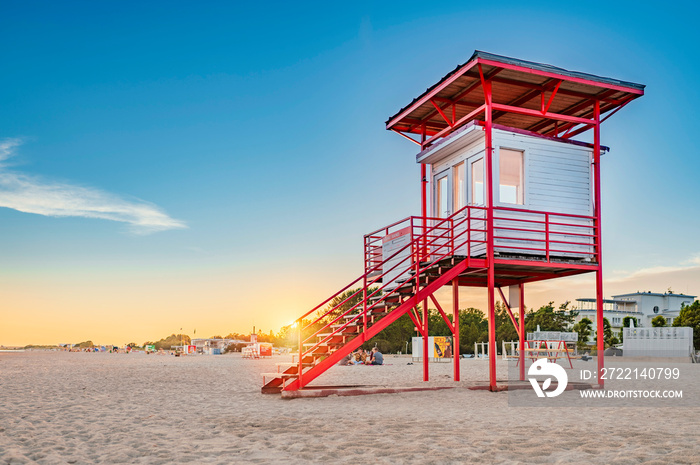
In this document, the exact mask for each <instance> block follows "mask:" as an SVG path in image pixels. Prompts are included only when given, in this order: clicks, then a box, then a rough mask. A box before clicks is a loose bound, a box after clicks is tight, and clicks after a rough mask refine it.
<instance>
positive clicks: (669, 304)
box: [575, 292, 697, 331]
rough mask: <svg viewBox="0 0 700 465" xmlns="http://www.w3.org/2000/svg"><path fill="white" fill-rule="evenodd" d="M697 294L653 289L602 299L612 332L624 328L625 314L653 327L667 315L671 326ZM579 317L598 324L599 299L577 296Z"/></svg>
mask: <svg viewBox="0 0 700 465" xmlns="http://www.w3.org/2000/svg"><path fill="white" fill-rule="evenodd" d="M696 297H697V296H694V295H685V294H674V293H671V292H666V293H664V294H656V293H653V292H635V293H631V294H619V295H614V296H613V298H612V299H605V300H604V301H603V317H605V318H607V319H608V321H609V322H610V326H611V327H612V329H613V331H619V329H620V328H622V321H623V319H624V318H625V317H626V316H631V317H633V318H636V319H637V323H636V326H638V327H646V328H649V327H651V320H652V319H653V318H654V317H656V316H658V315H661V316H663V317H664V318H666V323H667V324H668V325H669V326H670V325H671V324H672V323H673V319H674V318H676V317H677V316H678V313H679V312H680V310H681V307H682V306H684V305H690V304H692V303H693V302H694V301H695V298H696ZM576 302H577V305H576V307H577V311H578V316H576V320H575V321H576V322H579V321H581V319H582V318H588V319H589V320H591V321H592V322H593V328H594V329H595V327H596V299H591V298H581V299H576Z"/></svg>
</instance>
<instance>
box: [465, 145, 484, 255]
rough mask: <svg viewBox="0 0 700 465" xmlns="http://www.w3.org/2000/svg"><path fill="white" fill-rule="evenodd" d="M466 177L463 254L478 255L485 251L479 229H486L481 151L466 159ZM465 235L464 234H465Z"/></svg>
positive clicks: (482, 156) (482, 234)
mask: <svg viewBox="0 0 700 465" xmlns="http://www.w3.org/2000/svg"><path fill="white" fill-rule="evenodd" d="M466 163H467V165H466V170H467V174H466V177H467V179H468V183H467V184H468V185H467V191H468V196H467V198H468V201H469V205H470V206H471V207H472V208H470V211H469V217H470V220H469V223H470V225H469V226H470V230H471V232H470V233H469V239H470V241H469V247H464V249H463V251H464V253H463V255H470V256H472V257H478V256H481V255H484V254H485V253H486V234H485V233H483V232H480V231H484V230H486V221H485V220H486V210H485V209H483V207H484V198H485V197H484V187H485V186H484V179H485V176H484V155H483V153H481V154H479V155H476V156H474V157H471V158H469V159H468V160H467V161H466ZM465 236H466V234H465Z"/></svg>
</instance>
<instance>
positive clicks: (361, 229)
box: [0, 2, 700, 344]
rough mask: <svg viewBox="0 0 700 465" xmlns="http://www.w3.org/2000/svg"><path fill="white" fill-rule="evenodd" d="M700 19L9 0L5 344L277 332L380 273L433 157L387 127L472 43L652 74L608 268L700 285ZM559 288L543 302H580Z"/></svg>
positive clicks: (607, 170) (617, 273)
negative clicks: (386, 237)
mask: <svg viewBox="0 0 700 465" xmlns="http://www.w3.org/2000/svg"><path fill="white" fill-rule="evenodd" d="M697 17H698V7H697V6H695V4H691V3H686V4H683V3H680V4H674V7H673V8H658V5H655V6H652V5H651V4H649V5H647V4H645V3H644V2H634V3H632V2H629V3H615V4H611V3H610V2H586V3H579V4H575V5H574V4H571V5H567V4H561V2H558V3H556V4H555V3H549V4H547V3H538V4H529V5H526V6H525V5H523V4H519V3H514V2H500V3H499V4H498V5H497V6H491V5H489V4H483V5H479V4H475V3H473V2H440V3H439V5H438V4H436V5H435V6H426V3H425V2H400V3H389V2H353V3H351V4H332V3H330V2H319V3H291V2H279V3H275V2H265V3H263V2H257V3H256V2H245V3H243V2H241V3H235V2H220V3H216V2H211V3H208V4H207V5H205V6H202V5H197V6H194V5H193V4H191V3H184V2H149V3H148V4H147V5H143V4H140V3H136V2H134V3H131V2H120V3H113V4H99V5H98V4H95V3H94V2H60V3H58V2H44V3H41V2H3V3H2V4H1V5H0V44H2V47H0V62H2V64H3V66H2V69H3V71H2V73H0V106H1V108H2V110H3V111H1V112H0V204H1V205H2V206H3V207H4V208H0V296H1V297H2V298H3V300H4V301H5V303H4V304H3V306H2V308H0V318H3V319H5V321H6V324H5V325H4V328H5V329H4V330H3V329H0V344H3V343H4V344H12V343H18V344H19V343H29V342H40V341H38V340H37V339H41V340H42V341H45V342H50V341H48V340H47V339H46V338H45V337H44V336H42V337H39V336H38V335H39V334H47V335H48V334H51V333H52V331H53V332H54V333H55V332H56V331H57V329H56V328H62V329H61V333H60V336H61V339H62V340H63V339H65V340H66V341H68V340H70V341H73V342H75V341H74V340H75V339H80V338H88V337H90V338H97V339H99V338H100V337H101V338H113V339H118V341H115V342H120V343H123V342H127V341H125V340H122V339H124V338H130V337H132V335H133V338H134V339H137V342H142V341H141V340H140V339H149V338H150V339H152V338H154V337H162V336H164V335H165V334H169V333H170V332H173V331H178V330H179V328H180V327H184V328H185V329H186V330H188V331H189V333H190V334H191V332H192V329H193V328H200V329H199V330H198V332H197V333H198V334H201V333H203V335H210V334H208V333H210V332H211V333H213V332H219V333H220V332H228V331H234V330H236V331H243V330H246V329H248V328H250V327H252V325H254V324H255V325H257V326H258V327H262V328H263V329H265V330H267V329H274V330H277V329H278V328H279V327H280V326H281V325H282V324H284V323H286V322H288V321H290V320H293V319H294V318H295V317H296V316H298V314H299V313H302V312H303V311H305V310H306V309H308V308H310V307H312V306H314V305H315V304H316V303H318V302H319V301H321V300H322V299H323V298H325V297H327V295H328V294H330V293H331V292H332V291H334V290H336V288H340V287H342V285H344V284H345V283H346V282H348V281H350V280H351V279H353V278H354V277H356V276H357V275H359V274H360V270H361V260H362V256H361V247H362V243H361V240H362V235H363V234H364V233H366V232H368V231H370V230H373V229H376V228H377V227H380V226H382V225H384V224H386V223H389V222H392V221H394V220H396V219H399V218H402V217H404V216H408V215H410V214H417V213H418V212H419V191H418V186H417V179H418V172H419V169H418V167H417V165H416V164H415V161H414V160H415V158H414V155H415V151H416V150H415V148H414V147H415V146H414V145H413V144H410V143H408V142H407V141H405V140H404V139H402V138H401V137H399V136H397V135H396V134H393V133H390V132H387V131H386V130H385V129H384V121H385V120H386V118H387V117H389V116H390V115H393V114H394V113H395V112H396V111H397V110H398V109H399V108H401V107H402V106H404V105H406V104H407V103H409V102H410V101H411V99H412V98H414V97H416V96H417V95H419V94H420V93H421V92H422V91H423V90H425V88H426V87H428V86H430V85H432V84H433V83H435V82H436V81H437V80H438V79H439V78H441V77H442V76H443V75H444V74H446V73H447V72H448V71H450V70H452V69H453V68H454V67H455V66H456V65H457V64H459V63H463V62H465V61H466V60H467V59H468V58H469V56H470V55H471V54H472V52H473V51H474V50H475V49H479V50H485V51H489V52H492V53H497V54H502V55H507V56H514V57H518V58H522V59H525V60H531V61H539V62H544V63H550V64H554V65H556V66H560V67H564V68H568V69H572V70H578V71H584V72H588V73H593V74H600V75H603V76H609V77H614V78H618V79H623V80H629V81H633V82H639V83H643V84H646V85H647V89H646V95H645V96H644V97H643V98H642V99H639V100H637V101H635V102H633V103H632V104H631V105H629V107H627V108H625V109H623V110H622V111H621V112H619V113H618V114H616V115H615V116H614V117H612V118H611V119H610V120H609V121H607V122H606V123H605V124H604V126H603V143H604V144H605V145H608V146H610V147H611V148H612V151H611V153H610V154H609V155H606V156H605V159H604V163H603V183H604V184H603V212H604V255H605V259H604V260H605V261H604V263H605V269H606V275H607V276H609V277H610V278H611V279H619V280H622V282H623V284H619V286H618V287H619V288H620V289H619V291H620V292H623V291H625V290H626V291H634V290H637V289H636V287H635V288H634V289H630V288H629V286H637V285H638V286H644V285H647V281H644V280H640V279H638V278H639V277H640V276H643V277H644V278H645V279H652V278H650V276H653V279H654V280H651V281H648V286H647V287H649V286H656V287H654V288H652V289H649V290H655V291H662V290H665V289H666V288H667V287H669V286H675V290H678V291H684V292H691V293H693V292H695V293H700V287H698V286H697V285H695V284H694V283H697V282H700V272H698V266H699V265H700V260H698V259H697V257H698V253H700V245H698V243H697V239H696V236H697V231H698V229H699V227H700V218H699V215H698V203H697V198H698V195H697V173H698V172H699V171H700V157H698V148H697V143H696V142H695V141H694V140H693V136H694V133H695V124H696V122H697V120H698V118H697V116H696V115H697V108H699V107H700V96H699V95H698V94H699V93H698V90H697V84H696V74H697V72H698V63H700V56H699V55H700V54H699V53H698V48H697V45H698V44H699V43H700V34H699V33H698V29H697V27H696V24H695V21H696V18H697ZM28 211H29V212H34V213H28ZM96 217H97V218H96ZM639 273H642V275H640V274H639ZM655 273H656V274H655ZM659 273H661V275H659ZM669 273H670V274H669ZM678 273H680V274H679V275H678V276H676V274H678ZM625 279H627V281H625ZM582 282H583V281H582ZM581 286H582V285H579V284H576V283H575V282H574V283H572V284H571V286H570V293H571V294H573V295H569V296H568V298H576V297H580V296H581V295H579V294H580V293H584V294H585V295H592V294H593V288H590V286H588V284H586V286H588V287H586V286H583V287H581ZM615 286H616V285H614V284H612V285H611V287H610V289H611V290H613V291H615V290H617V289H618V288H617V287H615ZM625 286H627V287H625ZM693 286H695V287H693ZM560 287H561V286H560ZM623 288H624V289H623ZM548 289H549V288H547V287H546V286H543V287H541V288H539V291H538V288H535V289H534V291H538V292H539V294H537V293H535V295H536V296H537V297H536V298H535V299H534V302H533V303H540V302H539V301H546V300H550V299H549V298H548V297H547V296H549V295H551V296H552V298H553V299H560V298H567V297H566V296H564V295H562V294H561V293H560V294H553V293H552V290H551V289H549V290H548ZM609 293H610V292H608V289H607V288H606V294H609ZM477 305H478V303H477ZM98 315H102V316H103V317H102V318H98V317H97V316H98ZM105 315H108V316H105ZM125 321H128V323H125ZM31 335H33V336H32V337H30V336H31ZM53 342H59V341H53Z"/></svg>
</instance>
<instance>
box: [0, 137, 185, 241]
mask: <svg viewBox="0 0 700 465" xmlns="http://www.w3.org/2000/svg"><path fill="white" fill-rule="evenodd" d="M21 143H22V141H21V140H20V139H16V138H15V139H4V140H1V141H0V207H6V208H11V209H13V210H17V211H21V212H25V213H35V214H37V215H45V216H54V217H68V216H75V217H83V218H99V219H103V220H111V221H119V222H122V223H127V224H128V225H129V226H130V228H131V230H132V231H133V232H135V233H137V234H149V233H152V232H157V231H165V230H168V229H181V228H186V227H187V226H186V224H185V223H184V222H183V221H180V220H176V219H174V218H171V217H170V216H168V214H166V213H165V212H164V211H163V210H161V209H160V208H158V207H157V206H156V205H153V204H151V203H149V202H145V201H142V200H127V199H124V198H122V197H120V196H118V195H115V194H111V193H109V192H104V191H102V190H99V189H96V188H92V187H82V186H76V185H71V184H66V183H57V182H51V181H46V180H44V179H41V178H39V177H37V176H32V175H28V174H23V173H18V172H15V171H13V170H11V169H8V167H7V160H9V159H10V158H11V157H12V156H14V155H15V153H16V149H17V147H19V146H20V145H21Z"/></svg>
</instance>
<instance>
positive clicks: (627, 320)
mask: <svg viewBox="0 0 700 465" xmlns="http://www.w3.org/2000/svg"><path fill="white" fill-rule="evenodd" d="M632 322H634V327H635V328H638V327H639V320H637V319H636V318H635V317H633V316H626V317H624V318H623V319H622V328H620V334H619V339H620V342H624V337H625V328H631V327H632Z"/></svg>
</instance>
